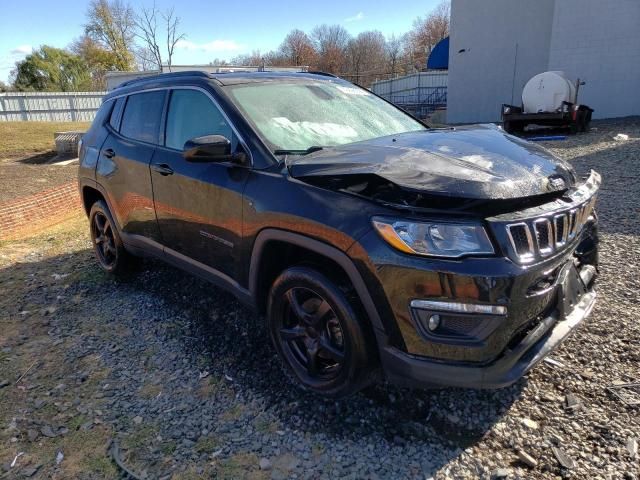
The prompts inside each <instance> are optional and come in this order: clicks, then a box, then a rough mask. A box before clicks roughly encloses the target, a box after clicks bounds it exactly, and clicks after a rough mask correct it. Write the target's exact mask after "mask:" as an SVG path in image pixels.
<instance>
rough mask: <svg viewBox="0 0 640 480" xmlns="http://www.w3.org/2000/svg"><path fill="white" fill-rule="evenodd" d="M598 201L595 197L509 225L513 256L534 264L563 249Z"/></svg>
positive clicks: (508, 234)
mask: <svg viewBox="0 0 640 480" xmlns="http://www.w3.org/2000/svg"><path fill="white" fill-rule="evenodd" d="M595 201H596V198H595V196H594V197H592V198H589V200H587V201H586V202H584V203H582V204H581V205H579V206H577V207H575V208H572V209H570V210H567V211H565V212H561V213H556V214H554V215H550V216H542V217H539V218H532V219H527V220H524V221H521V222H517V223H510V224H506V230H507V237H508V239H509V242H510V244H511V248H512V250H513V252H512V256H513V257H514V259H515V260H516V261H517V262H519V263H522V264H526V263H531V262H533V261H534V260H536V259H539V258H545V257H548V256H550V255H552V254H553V253H554V252H556V251H559V250H561V249H563V248H564V247H565V246H567V244H568V243H570V242H571V241H572V240H574V239H575V238H576V237H577V236H578V235H579V234H580V232H582V228H583V227H584V225H585V224H586V223H587V220H588V219H589V217H590V216H591V214H592V212H593V209H594V207H595Z"/></svg>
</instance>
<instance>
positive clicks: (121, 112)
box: [96, 90, 166, 243]
mask: <svg viewBox="0 0 640 480" xmlns="http://www.w3.org/2000/svg"><path fill="white" fill-rule="evenodd" d="M165 95H166V91H164V90H158V91H151V92H140V93H133V94H130V95H129V96H128V97H120V98H118V100H117V103H116V105H115V106H114V109H113V111H112V114H111V120H110V122H109V127H108V128H109V129H110V134H109V136H108V138H107V140H106V141H105V142H104V144H103V145H102V149H101V151H100V158H99V161H98V167H97V169H96V179H97V181H98V183H100V184H101V185H103V186H104V187H105V189H106V190H107V193H108V196H109V200H110V205H111V207H112V209H113V210H114V211H113V212H112V213H113V214H114V215H115V217H116V220H117V222H118V224H119V226H120V228H121V231H122V232H123V233H124V237H125V238H124V240H125V242H127V241H129V242H135V243H139V242H141V241H142V242H144V241H145V239H149V240H152V241H154V242H158V243H159V242H160V233H159V229H158V224H157V221H156V216H155V212H154V209H153V192H152V188H151V174H150V172H149V164H150V163H151V161H152V159H153V156H154V154H155V151H156V146H157V144H158V143H159V136H160V124H161V123H162V112H163V108H164V101H165ZM127 235H129V238H127ZM132 236H133V237H132Z"/></svg>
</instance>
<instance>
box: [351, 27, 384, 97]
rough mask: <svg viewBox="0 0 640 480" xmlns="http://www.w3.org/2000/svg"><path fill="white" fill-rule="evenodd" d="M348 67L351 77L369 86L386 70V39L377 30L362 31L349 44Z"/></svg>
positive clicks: (360, 83) (358, 82) (356, 81)
mask: <svg viewBox="0 0 640 480" xmlns="http://www.w3.org/2000/svg"><path fill="white" fill-rule="evenodd" d="M347 58H348V69H349V72H350V75H345V76H347V77H351V79H352V80H353V81H354V82H355V83H357V84H359V85H362V86H368V85H370V84H371V82H372V81H373V80H375V78H376V76H378V75H380V74H382V73H384V70H385V65H384V63H385V39H384V36H383V35H382V33H380V32H379V31H377V30H374V31H368V32H362V33H360V34H358V36H357V37H355V38H352V39H351V40H350V41H349V44H348V46H347Z"/></svg>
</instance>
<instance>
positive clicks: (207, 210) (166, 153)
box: [151, 87, 249, 277]
mask: <svg viewBox="0 0 640 480" xmlns="http://www.w3.org/2000/svg"><path fill="white" fill-rule="evenodd" d="M170 95H171V96H170V98H169V101H168V108H167V115H166V126H165V132H164V145H163V146H161V147H158V149H157V152H156V154H155V156H154V159H153V162H152V165H151V177H152V181H153V193H154V204H155V209H156V215H157V218H158V225H159V227H160V233H161V235H162V240H163V243H164V245H165V246H166V247H167V249H168V250H166V251H167V253H168V254H169V255H174V256H178V257H181V256H185V257H188V258H189V259H193V260H196V261H197V262H199V263H203V264H205V265H207V266H209V267H211V268H213V269H215V270H217V271H218V272H221V273H223V274H225V275H228V276H231V277H234V276H235V266H236V265H237V260H238V258H237V256H238V255H239V239H240V236H241V233H242V232H241V229H242V191H243V189H244V185H245V183H246V179H247V175H248V172H249V170H248V169H247V168H245V167H241V166H238V165H235V164H232V163H191V162H187V161H186V160H185V159H184V157H183V155H182V154H183V147H184V144H185V142H186V141H187V140H190V139H192V138H195V137H199V136H203V135H223V136H225V137H227V138H228V139H229V140H231V144H232V151H235V150H236V149H238V148H242V147H239V145H238V138H237V136H236V134H235V132H234V131H233V129H232V127H231V125H230V123H229V121H228V119H227V118H226V116H225V115H224V113H223V112H222V111H221V110H220V108H219V107H218V105H217V104H216V103H215V102H214V100H213V97H212V96H211V95H210V94H208V93H206V92H205V91H203V90H202V89H198V88H195V87H193V88H192V87H184V88H175V89H173V90H172V91H171V93H170ZM183 259H184V258H183Z"/></svg>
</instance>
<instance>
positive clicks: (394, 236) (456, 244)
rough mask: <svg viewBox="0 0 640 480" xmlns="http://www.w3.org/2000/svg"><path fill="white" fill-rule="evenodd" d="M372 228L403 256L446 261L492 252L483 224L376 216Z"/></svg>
mask: <svg viewBox="0 0 640 480" xmlns="http://www.w3.org/2000/svg"><path fill="white" fill-rule="evenodd" d="M373 226H374V227H375V229H376V230H377V231H378V233H379V234H380V236H381V237H382V238H383V239H384V240H385V241H386V242H387V243H388V244H389V245H391V246H392V247H395V248H396V249H398V250H400V251H401V252H405V253H411V254H417V255H425V256H431V257H445V258H459V257H462V256H465V255H491V254H493V253H495V251H494V249H493V245H492V244H491V240H489V237H488V236H487V232H486V230H485V229H484V227H483V226H482V225H477V224H468V223H465V224H462V223H459V224H458V223H444V222H442V223H438V222H411V221H406V220H389V219H384V218H378V217H375V218H373Z"/></svg>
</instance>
